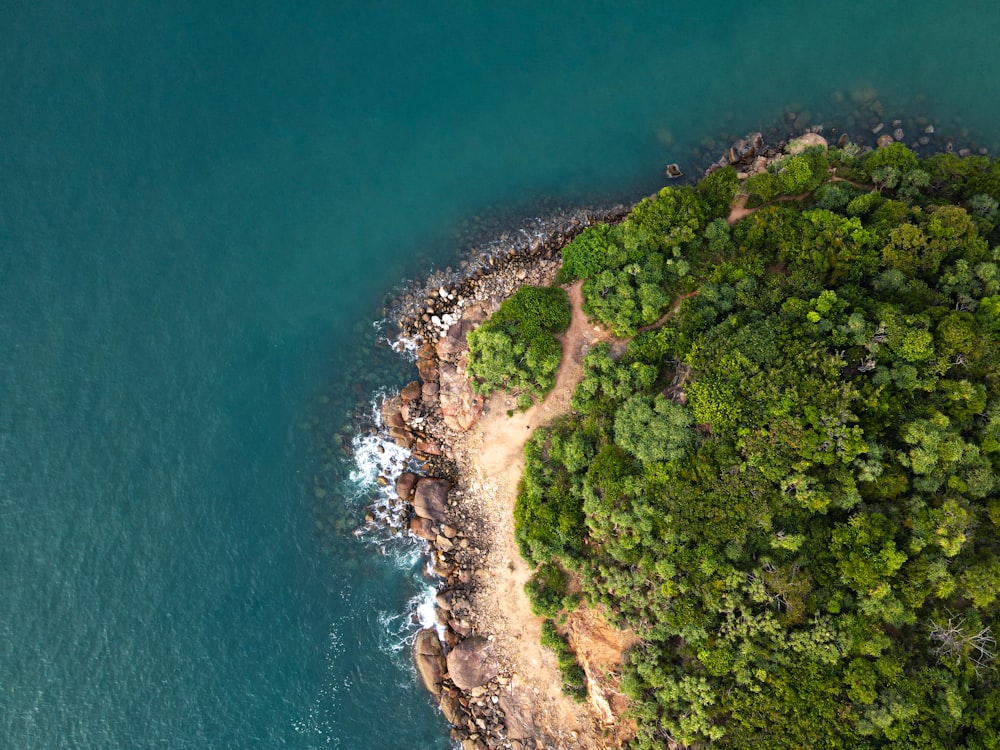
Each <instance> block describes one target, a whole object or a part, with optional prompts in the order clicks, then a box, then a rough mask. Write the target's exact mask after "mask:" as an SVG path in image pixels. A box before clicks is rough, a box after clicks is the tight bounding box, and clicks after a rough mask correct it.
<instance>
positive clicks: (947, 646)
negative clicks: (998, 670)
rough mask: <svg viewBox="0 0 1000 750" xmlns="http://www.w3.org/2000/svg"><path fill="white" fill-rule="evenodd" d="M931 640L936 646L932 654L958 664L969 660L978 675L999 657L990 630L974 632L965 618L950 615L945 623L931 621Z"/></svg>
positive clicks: (984, 629) (985, 628) (987, 628)
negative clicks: (967, 624)
mask: <svg viewBox="0 0 1000 750" xmlns="http://www.w3.org/2000/svg"><path fill="white" fill-rule="evenodd" d="M949 614H950V613H949ZM930 639H931V643H933V644H936V645H934V647H933V648H932V652H933V653H934V654H936V655H937V656H938V658H939V659H942V660H943V659H952V660H953V661H956V662H959V661H963V660H965V659H968V660H969V661H970V662H971V663H972V667H973V669H975V671H976V674H977V675H978V674H980V672H981V671H982V670H984V669H986V668H987V667H988V666H989V665H990V664H991V663H992V662H993V660H994V659H995V658H996V655H997V654H996V647H997V642H996V639H995V638H994V637H993V633H992V631H991V630H990V628H989V627H988V626H987V627H984V628H981V629H980V630H979V631H978V632H972V631H971V630H969V629H968V627H967V626H966V623H965V618H964V617H960V616H958V615H950V616H949V617H948V620H947V622H945V623H937V622H935V621H933V620H931V632H930Z"/></svg>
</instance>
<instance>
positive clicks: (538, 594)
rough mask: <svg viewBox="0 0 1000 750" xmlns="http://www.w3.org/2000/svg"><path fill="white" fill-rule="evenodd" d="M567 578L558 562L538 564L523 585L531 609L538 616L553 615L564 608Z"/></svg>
mask: <svg viewBox="0 0 1000 750" xmlns="http://www.w3.org/2000/svg"><path fill="white" fill-rule="evenodd" d="M568 583H569V578H568V576H567V575H566V571H564V570H563V569H562V568H561V567H560V566H559V564H558V563H556V562H552V561H550V562H547V563H542V564H541V565H539V566H538V570H536V571H535V573H534V575H532V576H531V578H530V579H529V580H528V582H527V583H526V584H525V586H524V591H525V593H526V594H527V595H528V601H529V602H531V611H532V612H534V613H535V614H536V615H538V616H539V617H555V616H556V615H558V614H559V612H560V611H561V610H562V609H563V608H564V601H565V600H566V586H567V584H568Z"/></svg>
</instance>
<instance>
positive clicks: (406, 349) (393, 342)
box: [372, 319, 423, 362]
mask: <svg viewBox="0 0 1000 750" xmlns="http://www.w3.org/2000/svg"><path fill="white" fill-rule="evenodd" d="M372 327H373V328H374V329H375V338H376V339H378V340H379V341H384V342H385V343H387V344H388V345H389V347H390V348H391V349H392V350H393V351H394V352H399V353H400V354H402V355H403V356H404V357H406V358H407V359H408V360H410V361H411V362H413V361H415V360H416V358H417V349H419V348H420V345H421V344H422V343H423V339H422V338H421V337H420V336H404V335H403V334H401V333H399V334H397V335H396V337H395V338H393V336H392V334H391V333H388V331H389V330H391V329H392V328H394V327H395V326H394V324H393V323H392V322H391V321H389V320H387V319H382V320H376V321H375V322H374V323H372Z"/></svg>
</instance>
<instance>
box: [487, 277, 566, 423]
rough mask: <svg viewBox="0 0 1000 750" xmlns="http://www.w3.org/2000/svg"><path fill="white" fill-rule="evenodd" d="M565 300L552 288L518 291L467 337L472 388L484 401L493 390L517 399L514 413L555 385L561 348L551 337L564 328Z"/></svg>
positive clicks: (529, 287)
mask: <svg viewBox="0 0 1000 750" xmlns="http://www.w3.org/2000/svg"><path fill="white" fill-rule="evenodd" d="M569 322H570V307H569V296H568V295H567V294H566V291H565V290H563V289H559V288H555V287H533V286H524V287H521V288H520V289H518V290H517V292H516V293H515V294H514V295H513V296H512V297H510V299H508V300H506V301H504V303H503V304H502V305H500V309H499V310H497V311H496V312H495V313H493V315H492V316H490V318H489V320H487V321H486V322H485V323H483V324H482V325H481V326H479V327H478V328H476V329H475V330H473V331H470V332H469V336H468V341H469V367H468V371H469V374H470V375H471V376H472V378H473V380H472V387H473V389H474V390H475V391H476V392H477V393H480V394H482V395H484V396H488V395H490V394H491V393H493V391H495V390H506V391H510V392H514V393H517V394H518V395H519V399H518V406H519V408H522V409H524V408H527V407H528V406H530V405H531V400H532V399H534V398H541V397H543V396H544V395H545V394H546V393H548V392H549V391H550V390H551V389H552V386H553V385H555V377H556V372H557V371H558V370H559V362H560V360H561V359H562V346H561V345H560V344H559V342H558V341H557V340H556V338H555V336H554V335H553V334H554V333H560V332H562V331H565V330H566V329H567V328H568V327H569Z"/></svg>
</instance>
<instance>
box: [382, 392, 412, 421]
mask: <svg viewBox="0 0 1000 750" xmlns="http://www.w3.org/2000/svg"><path fill="white" fill-rule="evenodd" d="M402 406H403V399H401V398H400V397H399V396H393V397H392V398H387V399H386V400H385V401H383V402H382V421H383V422H384V423H385V426H386V427H388V428H390V429H393V428H395V429H402V428H405V427H406V422H405V421H403V415H402V414H400V409H401V408H402Z"/></svg>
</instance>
